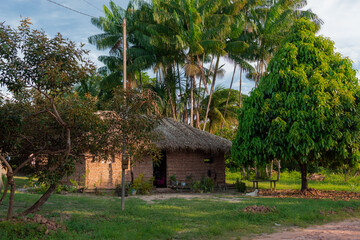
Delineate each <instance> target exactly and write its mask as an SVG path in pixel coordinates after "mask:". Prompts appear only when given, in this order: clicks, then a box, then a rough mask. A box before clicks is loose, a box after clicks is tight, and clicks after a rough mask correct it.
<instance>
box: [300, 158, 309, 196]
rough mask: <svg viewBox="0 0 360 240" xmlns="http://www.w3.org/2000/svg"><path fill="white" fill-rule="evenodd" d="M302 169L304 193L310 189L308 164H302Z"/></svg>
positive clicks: (302, 188)
mask: <svg viewBox="0 0 360 240" xmlns="http://www.w3.org/2000/svg"><path fill="white" fill-rule="evenodd" d="M300 169H301V191H302V192H304V191H306V190H307V189H308V182H307V168H306V163H300Z"/></svg>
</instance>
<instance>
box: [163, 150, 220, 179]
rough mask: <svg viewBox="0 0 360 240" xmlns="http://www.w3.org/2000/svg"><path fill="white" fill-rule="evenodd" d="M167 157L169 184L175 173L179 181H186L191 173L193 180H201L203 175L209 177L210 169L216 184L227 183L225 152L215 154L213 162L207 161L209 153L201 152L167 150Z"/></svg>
mask: <svg viewBox="0 0 360 240" xmlns="http://www.w3.org/2000/svg"><path fill="white" fill-rule="evenodd" d="M166 157H167V180H168V184H170V176H172V175H173V174H175V175H176V178H177V181H179V182H185V181H186V176H189V175H192V176H193V177H192V180H195V181H199V180H201V178H202V177H208V171H210V174H211V176H210V177H211V178H212V179H213V180H214V182H215V183H216V184H219V185H223V184H225V160H224V154H219V155H213V156H212V158H213V162H212V163H205V162H204V159H205V158H207V157H208V155H205V154H204V153H201V152H167V155H166Z"/></svg>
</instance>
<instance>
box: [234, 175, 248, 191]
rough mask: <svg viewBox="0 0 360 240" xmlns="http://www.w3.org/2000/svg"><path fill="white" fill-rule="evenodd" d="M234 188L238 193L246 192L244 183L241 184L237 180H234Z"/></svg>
mask: <svg viewBox="0 0 360 240" xmlns="http://www.w3.org/2000/svg"><path fill="white" fill-rule="evenodd" d="M235 188H236V190H237V191H238V192H241V193H244V192H246V184H245V183H244V182H241V181H240V179H239V178H236V182H235Z"/></svg>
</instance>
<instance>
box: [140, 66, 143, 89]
mask: <svg viewBox="0 0 360 240" xmlns="http://www.w3.org/2000/svg"><path fill="white" fill-rule="evenodd" d="M139 82H140V90H142V87H143V84H142V79H141V70H139Z"/></svg>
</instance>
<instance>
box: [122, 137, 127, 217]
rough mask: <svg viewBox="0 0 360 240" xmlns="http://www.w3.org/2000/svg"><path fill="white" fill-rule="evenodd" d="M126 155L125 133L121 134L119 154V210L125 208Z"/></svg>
mask: <svg viewBox="0 0 360 240" xmlns="http://www.w3.org/2000/svg"><path fill="white" fill-rule="evenodd" d="M126 161H127V156H126V139H125V133H124V135H123V149H122V154H121V165H122V166H121V169H122V172H121V210H122V211H124V210H125V169H126V164H127V162H126Z"/></svg>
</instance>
